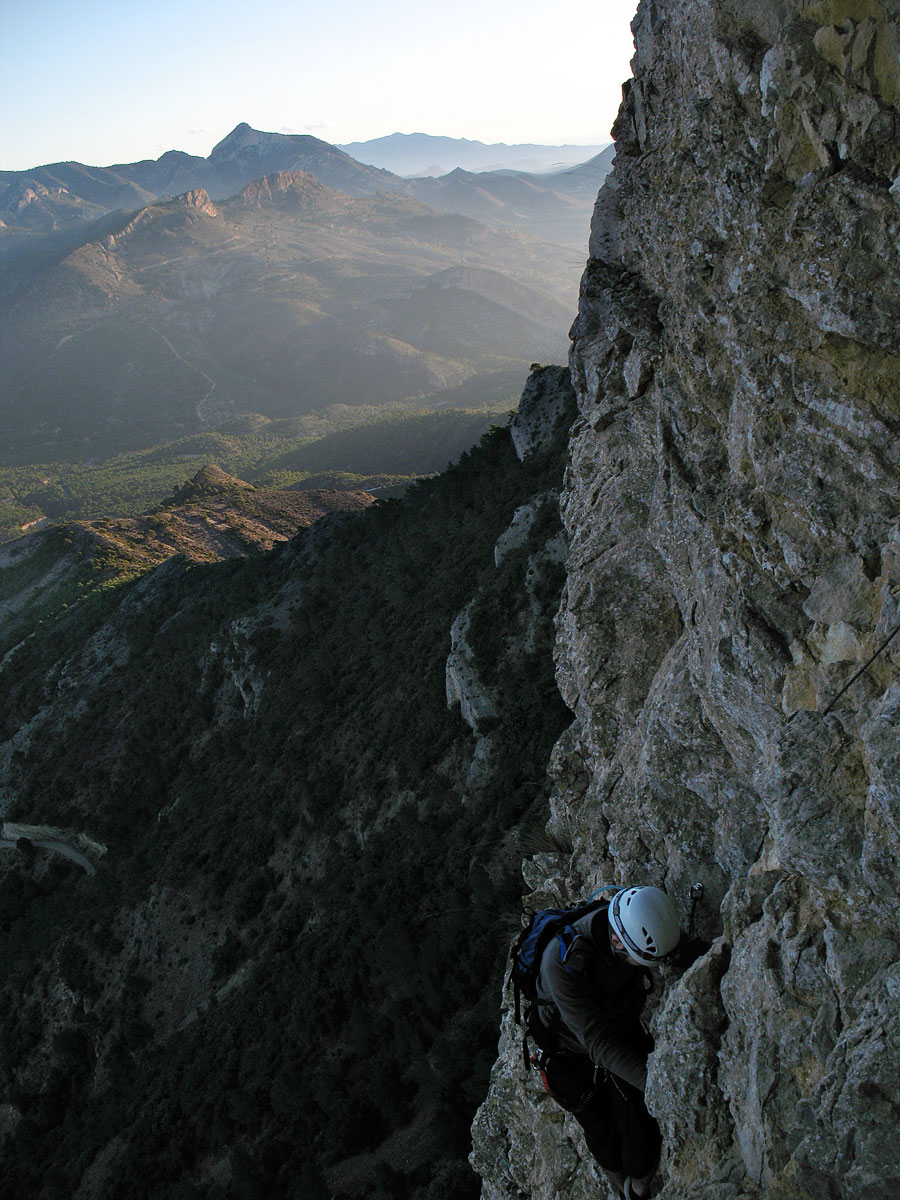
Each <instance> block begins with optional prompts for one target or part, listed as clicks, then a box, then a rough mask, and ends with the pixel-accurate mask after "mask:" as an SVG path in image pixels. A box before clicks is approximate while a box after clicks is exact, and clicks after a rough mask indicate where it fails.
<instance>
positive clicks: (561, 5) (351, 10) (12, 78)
mask: <svg viewBox="0 0 900 1200" xmlns="http://www.w3.org/2000/svg"><path fill="white" fill-rule="evenodd" d="M636 7H637V0H556V2H553V0H518V2H517V3H512V2H511V0H452V2H451V3H447V4H439V5H435V4H428V3H426V2H424V0H413V2H410V0H341V2H340V3H331V4H325V3H322V0H293V2H290V0H256V2H255V3H247V0H240V2H239V0H179V3H175V2H174V0H154V3H151V4H139V3H130V2H129V0H126V2H125V3H122V0H116V2H115V3H114V2H113V0H30V2H28V3H22V0H0V169H4V170H24V169H26V168H28V167H32V166H38V165H41V164H44V163H50V162H59V161H67V160H75V161H79V162H84V163H90V164H92V165H96V166H108V165H111V164H113V163H117V162H134V161H137V160H140V159H143V158H158V157H159V155H160V154H163V153H164V152H165V151H166V150H186V151H188V152H189V153H191V154H199V155H204V156H205V155H208V154H209V151H210V150H211V149H212V147H213V146H214V145H215V144H216V143H217V142H219V141H221V139H222V138H223V137H225V135H226V134H228V133H229V132H230V131H231V130H232V129H233V128H234V127H235V125H237V124H239V123H240V122H241V121H247V122H248V123H249V124H250V125H252V126H253V127H254V128H256V129H263V130H266V131H270V132H279V133H311V134H313V135H314V136H316V137H320V138H322V139H323V140H324V141H327V142H332V143H337V144H340V143H346V142H351V141H365V140H368V139H369V138H375V137H383V136H385V135H386V134H390V133H395V132H401V133H415V132H419V133H430V134H436V135H443V136H447V137H467V138H472V139H475V140H478V141H482V142H508V143H513V142H538V143H543V144H549V145H562V144H574V145H599V144H602V143H605V142H608V141H610V140H611V139H610V136H609V129H610V126H611V124H612V122H613V120H614V119H615V114H616V110H617V108H618V105H619V101H620V99H621V85H622V82H623V80H625V79H627V78H628V77H629V75H630V74H631V71H630V68H629V65H628V63H629V60H630V58H631V56H632V53H633V43H632V38H631V32H630V29H629V24H630V21H631V19H632V17H633V16H634V12H635V9H636Z"/></svg>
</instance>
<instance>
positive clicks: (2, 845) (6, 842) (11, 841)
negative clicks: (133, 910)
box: [0, 821, 97, 875]
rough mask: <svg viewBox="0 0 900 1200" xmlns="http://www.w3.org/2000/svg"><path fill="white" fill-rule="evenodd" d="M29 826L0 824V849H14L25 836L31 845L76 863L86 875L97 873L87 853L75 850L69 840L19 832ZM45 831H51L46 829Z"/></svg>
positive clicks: (10, 823) (8, 823) (9, 823)
mask: <svg viewBox="0 0 900 1200" xmlns="http://www.w3.org/2000/svg"><path fill="white" fill-rule="evenodd" d="M30 828H32V827H31V826H20V825H15V824H13V823H12V822H11V821H10V822H7V823H6V824H5V825H4V824H0V850H14V849H15V848H16V843H17V842H18V841H19V840H20V839H21V838H25V839H26V840H27V841H30V842H31V844H32V845H33V846H39V847H40V848H41V849H42V850H52V851H53V853H54V854H61V855H62V856H63V858H69V859H71V860H72V862H75V863H78V865H79V867H82V868H83V869H84V870H85V871H86V872H87V874H88V875H96V874H97V868H96V867H95V866H94V864H93V863H92V862H91V860H90V859H89V858H88V857H87V855H86V854H82V852H81V851H80V850H77V849H76V848H75V847H74V846H73V845H72V844H71V842H68V841H66V840H65V839H64V838H62V837H36V836H29V834H27V833H23V832H21V830H22V829H30ZM47 832H48V833H50V832H51V831H50V830H47Z"/></svg>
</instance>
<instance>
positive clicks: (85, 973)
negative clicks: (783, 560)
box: [0, 411, 571, 1200]
mask: <svg viewBox="0 0 900 1200" xmlns="http://www.w3.org/2000/svg"><path fill="white" fill-rule="evenodd" d="M569 419H571V411H570V413H569ZM566 424H567V421H564V422H563V425H566ZM564 445H565V429H564V428H561V429H560V430H559V431H558V434H557V437H556V440H555V444H554V446H553V447H552V448H551V449H549V450H547V451H546V452H544V453H543V454H535V455H532V456H531V457H530V458H529V459H527V460H526V462H525V463H524V464H520V463H519V461H518V460H517V458H516V456H515V454H514V452H513V449H512V446H511V441H510V435H509V431H508V430H506V429H495V430H494V431H492V432H490V433H489V434H487V435H485V437H484V438H483V439H482V442H481V444H480V445H479V446H478V447H476V448H475V449H473V450H472V451H471V452H469V453H467V454H464V455H463V456H462V458H461V460H460V462H459V463H458V464H457V465H456V466H454V467H453V468H451V469H449V470H448V471H447V472H446V473H445V474H443V475H441V476H438V477H436V478H434V479H431V480H428V481H424V482H422V483H419V484H416V485H415V486H414V487H413V488H412V489H411V490H410V492H409V493H408V494H407V495H406V496H405V497H404V498H403V499H402V500H389V501H385V502H382V503H379V504H376V505H375V506H373V507H372V508H369V509H368V510H366V511H364V512H362V513H360V514H357V515H352V516H339V517H329V518H327V519H326V520H325V521H324V522H320V523H319V525H318V526H316V527H314V528H313V529H312V530H310V531H308V532H307V533H305V534H301V535H299V536H298V537H297V538H295V539H294V540H293V541H291V542H289V543H285V544H283V545H282V546H281V547H280V548H276V549H275V550H274V551H272V552H271V553H269V554H268V555H265V556H262V557H257V558H255V559H251V560H231V561H228V562H224V563H220V564H216V565H211V566H210V565H192V564H190V563H187V562H185V561H183V560H173V561H172V562H170V563H168V564H166V565H164V566H163V567H161V568H158V569H157V570H156V571H154V572H152V573H151V574H149V575H147V576H145V577H144V578H143V579H141V580H138V581H135V582H132V583H130V584H126V585H124V586H122V587H121V588H119V589H117V590H116V591H115V592H113V593H107V594H105V595H103V596H100V597H98V598H97V599H96V601H95V603H93V604H92V605H86V606H81V607H80V608H79V609H78V610H76V612H75V614H74V615H71V616H69V617H66V618H64V619H62V620H60V621H59V622H58V623H56V624H55V625H54V626H53V627H48V628H45V629H43V630H42V631H41V632H40V634H39V636H36V637H35V638H32V639H30V640H29V641H28V642H27V643H25V644H24V645H22V646H21V647H19V649H18V650H16V651H15V653H14V654H13V655H12V656H10V657H9V658H8V660H7V662H6V663H5V664H4V666H3V668H2V671H3V679H4V692H5V694H6V695H8V697H9V700H8V703H7V704H6V705H5V706H4V710H3V713H2V718H0V719H2V722H3V738H4V742H5V758H4V762H5V764H6V765H5V768H4V771H3V794H4V795H5V796H7V797H11V796H14V797H15V802H14V804H13V805H12V808H11V810H10V811H9V812H8V813H7V816H9V817H13V816H16V815H18V816H22V815H23V814H27V818H28V819H32V820H33V819H40V820H41V821H47V822H53V823H54V824H58V825H60V826H65V827H70V828H78V829H84V830H86V831H87V832H89V833H90V835H91V837H93V838H96V839H97V840H99V841H102V842H103V843H104V844H105V845H106V846H107V847H108V849H107V853H106V855H105V856H104V858H103V861H102V864H101V865H100V867H99V869H98V871H97V874H96V875H95V876H92V877H88V876H86V875H83V874H81V873H80V871H79V869H78V868H77V867H75V866H74V865H71V866H70V865H65V864H59V863H54V865H52V866H51V865H49V863H48V862H47V860H46V858H45V855H44V852H41V851H38V852H32V853H31V854H30V855H27V854H26V853H25V852H24V851H19V852H14V851H7V852H5V855H6V857H5V859H4V861H5V862H6V864H7V865H6V866H5V868H4V874H3V880H2V906H0V920H2V923H3V939H2V949H0V959H2V961H0V978H2V985H0V1044H2V1047H3V1051H2V1061H0V1137H2V1136H3V1132H4V1130H5V1132H6V1140H5V1141H4V1142H3V1151H2V1155H3V1163H4V1170H3V1173H2V1180H0V1196H2V1197H4V1200H5V1198H7V1197H10V1198H11V1197H12V1196H19V1195H24V1194H28V1195H32V1196H35V1197H43V1198H44V1200H50V1198H53V1200H55V1198H57V1197H62V1196H66V1197H69V1196H74V1195H75V1194H76V1192H78V1194H79V1195H80V1196H85V1197H90V1196H101V1195H102V1196H103V1197H105V1198H108V1200H112V1198H114V1197H125V1196H126V1195H127V1196H129V1197H132V1198H137V1197H147V1198H150V1197H158V1198H160V1200H162V1198H163V1197H165V1200H171V1198H172V1197H191V1196H196V1197H199V1196H203V1197H204V1198H220V1200H225V1198H226V1197H227V1198H231V1197H259V1196H261V1195H266V1196H270V1197H273V1198H277V1197H285V1198H287V1197H295V1196H298V1195H302V1196H304V1197H308V1198H309V1200H316V1198H318V1197H326V1196H327V1197H332V1196H348V1197H349V1196H366V1197H379V1196H380V1197H388V1196H390V1197H402V1196H409V1197H416V1198H417V1200H439V1198H440V1200H449V1198H450V1197H460V1198H461V1197H472V1196H475V1195H476V1194H477V1192H478V1182H477V1180H476V1178H475V1176H474V1175H473V1174H472V1172H471V1170H470V1168H469V1167H468V1166H467V1165H466V1163H465V1158H466V1155H467V1152H468V1146H469V1138H468V1125H469V1122H470V1120H471V1116H472V1113H473V1112H474V1109H475V1107H476V1105H477V1103H478V1101H479V1099H480V1098H481V1096H482V1094H483V1091H484V1088H485V1086H486V1079H487V1071H488V1067H489V1064H490V1061H491V1058H492V1057H493V1052H494V1045H495V1040H496V1033H495V1030H496V1024H497V1015H498V1014H497V991H498V984H499V971H500V969H501V963H502V957H503V948H502V946H500V945H498V942H497V935H496V923H497V915H496V914H497V913H498V912H499V911H502V910H503V909H505V908H508V907H510V906H514V905H515V897H516V893H517V880H518V865H519V860H520V858H521V847H520V845H519V844H518V842H517V837H516V834H515V832H514V831H515V829H516V827H517V825H518V823H519V822H521V821H522V820H523V818H525V817H526V816H527V815H528V814H529V813H532V812H533V811H534V810H535V808H536V806H540V805H541V804H542V803H543V801H544V799H545V792H544V787H543V783H542V780H543V764H544V763H545V761H546V758H547V755H548V753H549V750H550V746H551V745H552V743H553V741H554V740H555V738H556V737H557V736H558V734H559V732H560V730H561V728H562V727H563V725H564V724H565V722H566V720H567V719H568V717H567V712H566V710H565V708H564V706H563V705H562V702H561V701H560V699H559V697H558V694H557V692H556V688H555V684H554V681H553V676H552V664H551V658H550V653H549V647H550V641H551V635H552V614H553V611H554V609H555V607H556V603H557V597H558V593H559V587H560V584H561V574H560V571H559V568H558V566H557V567H554V566H552V565H550V566H547V567H546V568H543V567H541V566H540V565H539V559H538V558H536V557H535V555H536V552H537V551H538V550H539V549H540V547H541V546H542V545H543V544H544V542H545V541H546V539H547V538H548V536H550V535H552V534H554V533H558V528H559V527H558V522H556V520H555V518H554V519H553V521H551V520H550V517H549V516H546V515H545V517H544V519H543V521H542V522H537V523H535V527H534V529H533V531H532V533H531V535H530V536H529V537H528V538H527V539H525V540H524V541H523V542H522V544H520V545H518V546H517V547H516V548H514V549H512V550H511V551H510V552H509V553H508V554H507V555H506V556H505V558H504V559H503V561H502V563H501V565H500V567H499V568H498V567H496V566H495V565H494V559H493V547H494V543H495V542H496V540H497V538H498V536H499V535H500V534H501V533H502V532H503V530H504V529H505V528H506V527H507V525H508V524H509V522H510V518H511V516H512V514H513V512H514V511H515V510H516V509H517V508H519V507H520V506H521V505H523V504H524V503H526V502H527V501H528V500H529V499H530V498H531V497H532V496H534V495H536V494H539V493H543V492H546V491H547V489H548V488H549V489H553V488H554V487H558V486H559V484H560V482H561V473H562V461H563V448H564ZM551 526H552V528H551ZM529 570H531V573H532V575H534V574H535V573H537V574H538V576H540V578H538V579H537V580H534V579H533V580H532V586H531V590H530V593H529V595H530V596H541V597H542V599H543V603H542V607H541V611H540V613H539V615H538V619H537V620H535V613H534V611H533V610H532V609H531V608H530V607H529V615H528V619H527V624H528V626H529V642H528V645H527V646H523V644H522V623H523V613H522V605H523V600H522V596H523V595H524V589H523V587H522V580H523V578H524V576H525V575H526V573H527V572H528V571H529ZM473 596H475V597H479V596H480V597H482V598H481V600H480V602H479V603H480V608H481V613H482V615H481V617H480V621H481V623H482V625H484V624H485V622H490V625H491V628H492V630H493V643H494V645H495V646H503V647H504V648H505V650H504V652H505V653H506V654H508V656H509V658H510V660H511V662H514V663H515V670H514V671H513V670H510V671H508V672H507V671H503V670H499V671H496V672H495V676H496V677H495V679H494V680H493V685H492V686H493V688H494V693H495V702H496V710H497V714H498V715H497V718H496V720H495V722H494V725H493V728H492V730H491V739H492V747H493V752H492V757H491V761H490V763H488V764H487V765H486V766H485V768H484V770H483V771H482V772H481V773H480V774H479V775H478V776H477V778H475V777H473V776H472V772H471V771H470V767H471V762H472V751H473V739H472V735H471V733H470V731H469V729H468V728H467V727H466V726H465V725H464V724H463V722H462V721H461V719H460V717H459V713H458V710H457V711H454V710H449V709H448V708H447V703H446V697H445V683H444V672H445V660H446V658H447V652H448V649H449V630H450V626H451V624H452V622H453V618H454V616H455V615H456V613H457V612H458V611H459V610H460V609H461V608H462V607H463V605H465V604H466V603H467V602H469V601H470V600H472V598H473ZM528 603H529V606H530V605H531V600H529V602H528ZM493 654H494V657H495V658H496V650H494V651H493ZM495 665H496V664H495ZM23 998H27V999H23ZM79 1187H80V1188H81V1189H82V1190H81V1191H79Z"/></svg>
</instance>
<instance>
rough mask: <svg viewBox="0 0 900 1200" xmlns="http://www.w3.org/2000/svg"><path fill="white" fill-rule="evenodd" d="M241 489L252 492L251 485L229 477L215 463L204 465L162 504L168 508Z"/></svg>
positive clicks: (232, 476) (231, 476)
mask: <svg viewBox="0 0 900 1200" xmlns="http://www.w3.org/2000/svg"><path fill="white" fill-rule="evenodd" d="M241 488H243V489H246V490H247V491H252V490H253V485H252V484H251V483H245V481H244V480H243V479H238V478H237V477H236V476H234V475H229V474H228V472H227V471H223V470H222V468H221V467H220V466H217V465H216V463H206V465H205V466H203V467H201V468H200V470H199V471H198V472H197V474H196V475H195V476H194V477H193V479H190V480H188V482H187V483H185V484H183V485H182V487H180V488H178V490H177V491H176V492H174V493H173V495H172V496H171V498H170V499H169V500H167V501H165V502H164V506H165V507H167V508H168V507H170V506H172V505H175V504H186V503H187V502H188V501H190V500H197V499H199V498H200V497H202V496H212V495H216V494H218V493H221V492H233V491H236V490H239V489H241Z"/></svg>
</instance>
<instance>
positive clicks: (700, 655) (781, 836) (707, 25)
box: [473, 0, 900, 1200]
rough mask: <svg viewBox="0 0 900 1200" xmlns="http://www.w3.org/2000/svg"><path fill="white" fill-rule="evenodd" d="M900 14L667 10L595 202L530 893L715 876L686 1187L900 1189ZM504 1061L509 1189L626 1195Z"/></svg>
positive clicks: (668, 1195) (663, 1055) (493, 1156)
mask: <svg viewBox="0 0 900 1200" xmlns="http://www.w3.org/2000/svg"><path fill="white" fill-rule="evenodd" d="M896 15H897V14H896V6H895V5H889V4H887V3H881V2H879V0H865V2H856V0H822V2H815V0H786V2H785V3H774V2H772V3H765V2H759V3H752V4H744V3H740V4H739V3H737V2H736V0H699V2H692V3H687V0H671V2H670V3H667V4H665V5H663V4H660V3H656V2H648V0H644V2H643V3H642V4H641V6H640V8H639V10H638V15H637V17H636V19H635V23H634V26H633V28H634V31H635V42H636V48H637V54H636V58H635V60H634V63H633V66H634V73H635V77H634V80H633V81H632V82H631V83H630V84H628V85H626V88H625V99H624V103H623V106H622V109H621V111H620V114H619V118H618V120H617V123H616V126H615V135H616V142H617V156H616V163H615V168H614V172H613V175H612V176H611V178H610V181H609V183H608V184H607V185H606V186H605V187H604V189H603V191H602V192H601V194H600V196H599V198H598V202H597V206H596V209H595V216H594V223H593V228H592V238H591V259H590V261H589V263H588V266H587V269H586V272H585V276H584V280H583V283H582V292H581V302H580V309H579V315H578V319H577V321H576V323H575V326H574V328H573V338H574V348H573V354H572V373H573V380H574V383H575V387H576V392H577V395H578V400H579V406H580V409H581V414H582V421H581V423H580V425H579V426H577V427H576V429H575V432H574V435H573V438H572V442H571V461H570V467H569V471H568V476H567V483H566V488H565V490H564V494H563V511H564V518H565V523H566V526H567V529H568V532H569V539H570V549H569V556H568V563H567V573H568V583H567V589H566V594H565V597H564V601H563V605H562V608H561V611H560V614H559V617H558V622H557V657H558V680H559V685H560V689H561V691H562V694H563V696H564V698H565V700H566V702H567V704H568V705H569V707H570V708H571V709H572V711H573V713H574V714H575V719H574V723H573V725H572V727H571V728H570V729H569V730H568V731H567V733H566V734H565V735H564V737H563V738H562V739H561V741H560V743H559V744H558V746H557V748H556V751H555V754H554V758H553V762H552V771H553V774H554V777H555V780H556V786H555V791H554V796H553V799H552V801H551V804H552V816H551V820H550V829H551V831H552V832H553V834H554V836H555V837H556V839H557V840H558V842H559V843H560V845H563V846H566V847H567V849H566V850H565V851H561V852H560V853H554V854H546V855H542V856H539V857H538V858H537V859H535V860H534V861H532V862H530V863H529V864H528V866H527V870H526V881H527V884H528V886H529V887H530V888H531V889H534V890H535V891H536V893H537V896H536V900H537V901H538V902H540V901H542V900H543V899H545V898H548V897H551V896H552V897H554V898H556V899H563V900H564V899H570V898H573V897H575V896H577V895H579V894H581V893H584V892H586V891H590V890H591V889H592V888H594V887H596V886H597V885H598V883H599V882H601V881H602V882H609V881H618V882H624V881H626V880H627V881H634V882H648V883H655V884H660V885H663V886H665V887H666V888H667V889H668V890H669V892H670V893H671V894H673V895H674V896H675V897H676V898H678V900H679V901H680V902H681V901H684V900H685V899H686V895H687V891H688V888H689V885H690V883H691V882H693V881H694V880H700V881H702V882H703V883H704V884H705V885H706V905H705V909H704V910H702V911H701V918H700V920H701V927H702V932H703V933H704V934H705V935H706V936H707V937H708V938H709V939H710V940H711V942H712V949H711V950H710V952H709V953H708V954H707V955H705V956H704V957H703V958H701V959H700V960H699V961H698V962H697V963H696V964H695V965H694V966H693V967H692V968H691V969H690V970H689V971H687V972H686V973H685V974H684V975H682V976H681V977H678V976H677V975H674V974H673V976H672V978H670V979H668V980H667V981H666V987H665V989H664V992H663V999H662V1002H661V1003H660V1004H659V1006H658V1007H657V1009H656V1011H655V1012H654V1015H653V1030H654V1033H655V1037H656V1046H657V1048H656V1051H655V1053H654V1054H653V1056H652V1057H651V1061H650V1070H649V1083H648V1103H649V1105H650V1107H651V1109H652V1110H653V1111H654V1112H655V1114H656V1116H657V1118H658V1119H659V1121H660V1124H661V1126H662V1129H663V1133H664V1138H665V1145H664V1154H663V1162H662V1167H661V1174H660V1180H659V1183H660V1188H661V1190H660V1191H659V1193H658V1194H659V1195H660V1196H661V1197H664V1198H665V1200H682V1198H685V1200H686V1198H687V1197H688V1196H691V1197H696V1196H703V1197H708V1198H710V1200H712V1198H713V1197H715V1198H716V1200H719V1198H722V1200H738V1198H739V1197H740V1198H741V1200H749V1198H750V1197H771V1198H773V1200H774V1198H775V1197H778V1198H785V1200H786V1198H788V1197H791V1198H797V1200H803V1198H805V1200H836V1198H837V1197H840V1198H842V1200H843V1198H846V1200H851V1198H855V1197H860V1198H861V1197H863V1196H866V1197H883V1198H884V1200H887V1197H888V1196H891V1195H895V1194H897V1192H898V1190H900V1168H898V1163H900V1144H898V1140H897V1132H896V1127H897V1116H898V1113H900V1092H898V1083H897V1080H898V1078H900V1071H898V1054H897V1045H898V1039H900V1015H898V1014H900V1008H898V1004H897V996H898V989H900V936H898V930H897V921H896V914H897V888H898V854H900V819H898V812H900V770H898V767H900V732H898V730H900V721H898V710H900V637H893V638H892V634H894V633H895V632H896V630H897V627H898V625H900V554H898V550H900V531H898V519H897V518H898V511H900V455H898V450H897V444H898V443H897V432H898V420H900V353H898V342H897V329H898V327H900V204H898V199H897V197H898V182H897V180H898V172H900V114H898V110H897V102H898V97H900V70H898V62H897V51H898V34H897V25H896ZM873 656H874V657H873ZM866 664H868V665H866ZM863 668H864V669H863ZM851 680H852V681H853V682H852V683H851ZM847 684H851V685H850V686H849V687H847V686H846V685H847ZM845 687H846V690H844V689H845ZM568 847H570V848H571V851H570V852H569V849H568ZM529 903H532V901H529ZM507 1022H508V1018H507ZM500 1049H501V1055H500V1059H499V1061H498V1064H497V1066H496V1068H495V1071H494V1076H493V1083H492V1087H491V1092H490V1095H489V1097H488V1100H487V1101H486V1103H485V1105H484V1106H483V1108H482V1111H481V1113H480V1114H479V1117H478V1119H477V1121H476V1126H475V1149H474V1153H473V1163H474V1164H475V1166H476V1168H477V1169H478V1170H479V1171H480V1172H481V1173H482V1175H483V1176H484V1178H485V1184H484V1191H483V1195H484V1197H485V1198H486V1200H487V1198H490V1200H498V1198H499V1197H508V1196H510V1197H511V1196H519V1197H521V1196H529V1197H533V1198H534V1200H538V1198H540V1200H549V1198H550V1197H559V1198H560V1200H561V1198H562V1197H567V1198H568V1197H580V1196H582V1195H584V1196H587V1195H597V1194H598V1188H599V1189H600V1194H603V1192H602V1187H601V1186H600V1185H599V1184H597V1183H594V1182H592V1179H593V1170H594V1168H593V1166H592V1164H591V1163H590V1161H589V1157H588V1156H587V1155H586V1151H585V1149H584V1146H583V1142H582V1141H581V1139H580V1134H579V1133H578V1131H577V1128H576V1127H575V1126H570V1125H564V1124H563V1121H562V1116H561V1114H560V1113H559V1112H558V1111H556V1110H553V1109H551V1106H549V1105H548V1104H546V1103H544V1102H543V1101H541V1100H540V1099H539V1097H540V1093H539V1091H536V1090H535V1084H534V1082H533V1081H525V1080H523V1079H522V1078H521V1075H522V1071H521V1067H520V1065H519V1064H520V1056H519V1052H518V1046H517V1044H516V1039H515V1038H514V1037H513V1036H512V1031H511V1029H510V1027H509V1025H508V1024H506V1025H504V1033H503V1037H502V1040H501V1047H500Z"/></svg>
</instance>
